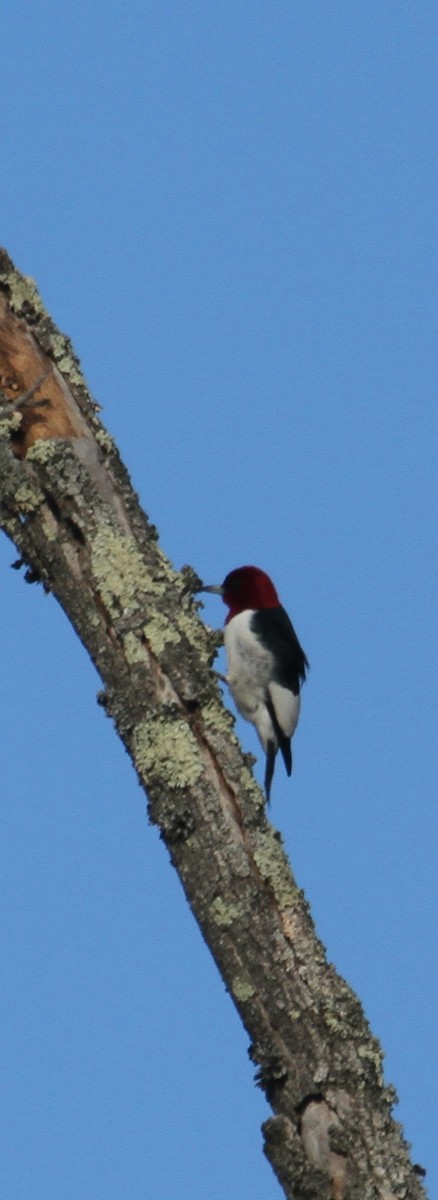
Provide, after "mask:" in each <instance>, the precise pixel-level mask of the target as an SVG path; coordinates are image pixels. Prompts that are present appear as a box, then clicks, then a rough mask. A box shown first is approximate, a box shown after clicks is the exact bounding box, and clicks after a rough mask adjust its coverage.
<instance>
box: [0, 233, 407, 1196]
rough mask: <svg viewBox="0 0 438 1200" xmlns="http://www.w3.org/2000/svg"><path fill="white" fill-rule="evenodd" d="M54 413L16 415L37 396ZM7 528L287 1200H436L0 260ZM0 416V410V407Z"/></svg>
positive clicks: (199, 652)
mask: <svg viewBox="0 0 438 1200" xmlns="http://www.w3.org/2000/svg"><path fill="white" fill-rule="evenodd" d="M40 379H41V380H43V382H42V383H41V386H40V387H39V389H37V390H36V393H35V395H34V396H33V405H34V401H35V397H36V400H37V401H38V398H39V397H40V399H41V405H40V406H39V405H38V403H37V405H36V406H35V405H34V406H33V407H29V406H28V407H26V404H25V403H24V402H23V404H22V406H21V408H20V396H25V394H26V393H27V392H28V391H29V390H32V389H34V385H35V382H37V381H38V380H40ZM0 380H1V381H0V389H1V391H2V394H3V403H4V404H5V406H9V409H11V406H12V407H14V406H15V409H16V411H14V415H13V417H12V418H7V419H5V420H3V421H2V420H1V413H0V524H1V526H2V528H3V529H4V531H5V532H6V533H7V535H8V536H9V537H10V538H11V539H12V540H13V541H14V543H15V545H16V546H17V549H18V553H19V555H20V558H21V560H22V562H23V564H24V565H25V566H26V568H27V570H28V571H29V572H30V573H31V574H32V577H34V578H38V579H40V580H41V581H42V583H43V584H44V586H45V587H46V588H48V589H50V590H51V591H52V592H53V594H54V595H55V596H56V598H57V599H58V601H59V603H60V604H61V606H62V607H63V609H64V611H65V613H66V615H67V617H68V618H69V620H70V621H71V622H72V624H73V626H74V628H75V629H76V631H77V633H78V636H79V637H80V638H81V640H82V642H83V644H84V645H85V646H86V648H87V650H88V652H89V654H90V656H91V658H92V660H93V662H94V663H95V665H96V667H97V670H98V671H99V673H100V676H101V678H102V684H103V690H102V692H101V694H100V697H99V702H100V703H101V704H102V706H103V708H104V709H105V711H106V712H107V714H108V715H109V716H110V717H111V718H112V720H113V721H114V724H115V726H116V729H117V731H118V733H119V735H120V737H121V738H122V740H123V742H124V744H125V746H126V749H127V751H128V753H129V754H130V756H131V758H132V762H133V765H134V768H135V770H136V771H137V774H138V777H139V780H140V782H141V783H142V785H143V786H144V788H145V790H146V793H147V796H148V809H149V815H150V819H151V820H152V821H153V822H155V823H156V824H157V825H158V826H159V828H160V832H161V836H162V837H163V839H164V841H165V842H166V844H167V846H168V849H169V853H170V856H171V859H172V862H173V864H174V866H175V867H176V869H177V870H178V872H179V875H180V878H181V882H182V884H183V887H184V890H185V893H186V896H187V900H188V902H189V904H190V906H191V909H192V911H193V914H194V916H195V917H196V919H197V921H198V923H199V926H200V928H201V930H202V933H203V935H204V938H205V941H206V943H207V944H208V946H209V948H210V950H211V953H212V954H213V957H214V959H215V961H216V963H217V965H218V967H219V970H220V972H221V974H222V977H223V980H224V982H225V984H226V987H227V988H228V990H229V992H230V995H231V996H232V998H233V1000H234V1003H235V1005H236V1007H237V1009H238V1011H239V1013H240V1015H241V1017H242V1020H243V1022H244V1025H245V1028H246V1030H247V1032H248V1035H249V1037H250V1041H251V1057H252V1060H253V1062H254V1063H255V1065H256V1067H257V1075H258V1082H259V1084H260V1086H261V1087H263V1089H264V1091H265V1094H266V1097H267V1099H268V1101H269V1103H270V1104H271V1107H272V1110H273V1114H274V1115H273V1117H272V1118H270V1119H269V1120H268V1121H267V1122H266V1123H265V1126H264V1135H265V1147H264V1148H265V1153H266V1155H267V1157H268V1158H269V1161H270V1162H271V1164H272V1166H273V1169H274V1171H275V1172H276V1175H277V1177H278V1179H279V1182H280V1184H281V1186H282V1187H283V1190H284V1193H285V1195H286V1196H287V1197H290V1198H291V1200H292V1197H293V1198H294V1200H323V1198H325V1197H327V1200H389V1198H391V1200H407V1198H409V1200H422V1198H423V1200H424V1196H425V1192H424V1189H423V1186H422V1183H421V1180H420V1178H419V1175H418V1172H417V1171H416V1170H415V1169H414V1168H413V1167H412V1164H411V1162H410V1160H409V1154H408V1147H407V1145H406V1142H405V1141H404V1138H403V1134H402V1131H401V1129H400V1126H399V1125H397V1123H396V1122H395V1121H394V1120H393V1118H392V1115H391V1105H392V1100H393V1095H392V1093H391V1092H390V1091H389V1090H388V1089H387V1088H386V1087H385V1085H384V1082H383V1075H382V1056H381V1051H380V1047H379V1046H378V1043H377V1042H376V1040H375V1038H373V1036H372V1034H371V1031H370V1029H369V1027H368V1024H367V1021H366V1019H365V1017H364V1014H363V1011H362V1008H361V1006H360V1003H359V1001H358V1000H357V998H356V997H355V996H354V994H353V993H352V991H351V990H350V988H349V987H348V985H347V984H346V983H345V982H344V980H342V979H341V978H340V977H339V976H338V975H337V973H336V972H335V970H334V968H333V967H332V966H331V965H330V964H328V963H327V961H326V957H325V952H324V948H323V947H322V945H321V943H320V942H319V940H318V938H317V936H316V934H315V930H314V927H313V923H312V920H311V916H310V913H309V909H308V905H307V903H306V901H305V898H304V896H303V894H302V892H301V891H300V890H299V889H298V888H297V886H296V884H295V881H294V879H293V877H292V874H291V871H290V867H289V864H288V863H287V861H286V859H285V856H284V853H283V849H282V846H281V841H280V839H279V836H278V835H277V834H276V832H275V831H274V830H273V829H272V827H271V826H270V824H269V823H268V821H267V818H266V813H265V809H264V804H263V797H262V795H261V792H260V790H259V788H258V787H257V785H256V784H255V782H254V779H253V777H252V775H251V772H250V770H249V767H248V761H247V757H246V756H244V755H242V752H241V750H240V747H239V744H238V742H237V739H236V737H235V734H234V732H233V719H232V717H231V715H230V714H229V712H228V711H227V710H226V709H225V708H224V705H223V702H222V699H221V696H220V693H219V689H218V686H217V683H216V682H215V680H214V679H213V678H212V676H211V673H210V669H209V668H210V664H211V661H212V657H213V654H214V645H215V638H214V636H213V635H212V633H211V631H208V630H207V629H206V628H205V627H204V625H203V624H202V622H201V621H200V619H199V615H198V613H197V609H196V604H195V602H194V600H193V594H192V593H193V590H194V588H195V587H196V575H195V573H194V572H193V571H192V570H191V569H190V568H185V569H184V571H182V572H177V571H175V570H174V568H173V566H172V564H171V563H170V562H169V560H168V559H167V558H166V556H165V554H164V553H163V551H162V550H161V549H160V547H159V545H158V542H157V533H156V529H155V526H153V525H152V524H151V523H150V522H149V520H148V518H147V517H146V515H145V514H144V513H143V512H142V511H141V508H140V506H139V503H138V499H137V497H136V495H135V492H134V491H133V489H132V486H131V483H130V480H129V477H128V474H127V472H126V469H125V467H124V466H123V463H122V462H121V460H120V457H119V455H118V452H117V449H116V447H115V445H114V442H113V440H112V438H111V437H110V436H109V434H107V432H106V430H105V429H104V427H103V426H102V424H101V423H100V421H99V418H98V416H97V406H96V405H95V403H94V402H93V400H92V398H91V397H90V396H89V393H88V390H87V387H86V384H85V381H84V380H83V377H82V374H81V371H80V366H79V362H78V359H77V357H76V355H75V354H74V352H73V350H72V347H71V343H70V341H69V339H68V338H66V337H65V336H64V335H63V334H61V333H60V332H59V331H58V330H57V329H56V327H55V326H54V324H53V321H52V320H51V318H50V317H49V316H48V314H47V313H46V312H45V310H44V307H43V305H42V303H41V300H40V298H39V296H38V293H37V291H36V288H35V285H34V284H33V282H32V281H30V280H28V279H26V278H25V277H23V276H21V275H20V274H19V273H18V272H17V271H16V270H15V268H14V266H13V264H12V263H11V261H10V259H9V258H8V256H7V255H6V253H5V252H0ZM0 404H1V401H0Z"/></svg>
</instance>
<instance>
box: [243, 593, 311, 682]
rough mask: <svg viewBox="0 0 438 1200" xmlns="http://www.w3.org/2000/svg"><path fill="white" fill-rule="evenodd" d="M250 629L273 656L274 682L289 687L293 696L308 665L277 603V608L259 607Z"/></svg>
mask: <svg viewBox="0 0 438 1200" xmlns="http://www.w3.org/2000/svg"><path fill="white" fill-rule="evenodd" d="M251 629H252V632H253V633H255V635H256V637H257V638H259V640H260V641H261V642H263V645H264V646H266V647H267V649H268V650H270V651H271V654H272V655H273V658H274V662H275V673H274V675H273V680H274V683H279V684H280V686H281V687H286V688H290V689H291V691H292V692H293V693H294V695H295V696H297V695H298V692H299V690H300V683H304V680H305V678H306V669H307V668H308V666H309V663H308V661H307V658H306V655H305V653H304V650H303V649H302V647H301V646H300V643H299V641H298V638H297V635H296V633H295V630H294V627H293V625H292V621H291V620H290V618H289V617H288V615H287V612H286V611H285V609H284V608H283V607H282V605H281V604H279V605H278V608H259V609H258V611H257V612H255V613H254V615H253V617H252V618H251Z"/></svg>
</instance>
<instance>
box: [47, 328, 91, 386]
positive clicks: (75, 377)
mask: <svg viewBox="0 0 438 1200" xmlns="http://www.w3.org/2000/svg"><path fill="white" fill-rule="evenodd" d="M52 351H53V357H54V359H55V361H56V365H57V367H58V371H61V374H62V375H68V377H69V379H70V381H71V382H72V383H79V384H83V382H84V379H83V375H82V373H81V371H80V369H79V367H78V364H77V362H76V359H75V358H74V355H73V354H72V352H71V350H70V351H69V350H68V349H66V343H65V337H64V335H63V334H62V333H60V334H55V335H53V336H52Z"/></svg>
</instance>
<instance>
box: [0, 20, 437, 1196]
mask: <svg viewBox="0 0 438 1200" xmlns="http://www.w3.org/2000/svg"><path fill="white" fill-rule="evenodd" d="M0 26H1V28H0V34H1V44H2V99H1V106H0V130H1V145H2V186H1V196H0V211H1V237H0V241H1V242H2V243H3V245H5V246H6V248H7V249H8V250H9V252H10V253H11V255H12V256H13V258H14V259H15V261H16V263H17V265H18V266H19V267H20V269H21V270H22V271H23V272H24V273H25V274H28V275H31V276H33V277H34V278H35V279H36V280H37V282H38V285H39V287H40V289H41V292H42V295H43V298H44V300H45V302H46V304H47V306H48V308H49V310H50V311H51V313H52V315H53V317H54V319H55V320H56V321H57V323H58V324H59V325H60V326H61V328H63V329H64V330H65V331H66V332H68V333H69V334H70V336H71V337H72V338H73V341H74V344H75V347H76V349H77V351H78V353H79V355H80V357H81V360H82V363H83V367H84V371H85V373H86V376H87V378H88V381H89V384H90V386H91V388H92V391H93V392H94V394H95V396H96V398H97V399H98V400H99V401H100V403H101V404H102V405H103V409H104V411H103V418H104V421H105V423H106V425H107V427H108V428H109V430H110V431H111V432H112V433H113V434H114V435H115V436H116V439H117V441H118V443H119V445H120V448H121V451H122V454H123V456H124V458H125V461H126V463H127V465H128V467H129V469H130V471H131V473H132V477H133V481H134V484H135V486H136V487H137V489H138V491H139V493H140V495H141V498H142V501H143V503H144V505H145V507H146V509H147V511H148V512H149V514H150V516H151V518H152V519H153V521H155V522H156V523H157V525H158V527H159V529H160V532H161V538H162V545H163V548H164V550H165V551H166V552H167V553H168V554H169V555H170V557H171V558H172V560H173V562H174V563H175V565H176V566H181V565H182V564H183V563H186V562H190V563H192V564H193V565H194V567H195V568H196V570H197V571H198V572H199V574H200V575H201V576H203V577H204V578H205V579H206V580H208V581H210V582H217V581H220V580H221V579H222V578H223V576H224V574H225V573H226V571H227V570H229V569H231V568H233V567H235V566H238V565H240V564H241V563H243V562H253V563H256V564H257V565H259V566H262V567H264V568H265V569H266V570H268V572H269V573H270V574H271V575H272V576H273V578H274V580H275V582H276V583H277V586H278V588H279V591H280V594H281V597H282V600H283V602H284V604H285V605H286V607H287V608H288V610H289V611H290V613H291V616H292V618H293V620H294V623H295V625H296V628H297V631H298V633H299V636H300V638H301V640H302V643H303V645H304V647H305V649H306V651H307V654H308V656H309V658H310V661H311V668H312V669H311V672H310V675H309V680H308V683H307V684H306V688H305V695H304V700H303V709H302V717H301V723H300V727H299V730H298V732H297V735H296V738H295V771H294V775H293V777H292V780H290V781H288V780H287V779H286V777H285V776H284V773H282V770H281V769H280V767H279V768H278V771H277V776H276V779H275V786H274V790H273V804H272V817H273V820H274V822H275V824H276V825H277V826H278V827H279V828H280V829H281V831H282V833H283V835H284V837H285V840H286V844H287V848H288V852H289V854H290V857H291V861H292V864H293V867H294V870H295V872H296V876H297V879H298V882H299V884H300V885H301V886H302V887H303V888H304V889H305V892H306V895H307V896H308V898H309V900H310V903H311V905H312V910H313V913H314V916H315V920H316V923H317V928H318V932H319V934H320V936H321V937H322V939H323V941H324V942H325V944H326V945H327V950H328V955H329V958H330V959H331V960H332V961H333V962H334V963H335V964H336V966H337V968H338V969H339V970H340V971H341V973H342V974H343V975H344V976H345V977H346V978H347V979H348V980H349V982H350V983H351V984H352V985H353V986H354V987H355V989H357V991H358V993H359V995H360V997H361V999H362V1001H363V1003H364V1006H365V1010H366V1013H367V1015H368V1017H369V1019H370V1021H371V1023H372V1026H373V1029H374V1031H375V1032H376V1033H377V1035H378V1036H379V1037H380V1038H381V1040H382V1042H383V1045H384V1047H385V1050H386V1054H387V1060H386V1061H387V1077H388V1080H391V1081H392V1082H393V1083H394V1084H395V1086H396V1088H397V1090H398V1092H399V1096H400V1101H401V1102H400V1106H399V1109H398V1110H397V1112H398V1115H399V1118H400V1119H401V1120H402V1121H403V1122H404V1124H405V1128H406V1133H407V1136H408V1138H409V1139H410V1140H411V1141H412V1143H413V1154H414V1160H415V1161H418V1162H420V1163H422V1164H424V1165H425V1166H427V1168H428V1187H429V1189H430V1195H431V1197H436V1196H437V1195H438V1128H437V1125H438V1122H437V1115H436V1072H437V1049H438V1045H437V1042H438V1039H437V1010H438V995H437V991H438V976H437V924H438V902H437V900H438V897H437V866H436V859H437V833H438V829H437V823H438V819H437V804H436V794H437V788H436V778H437V744H438V738H437V676H438V663H437V639H436V611H437V606H436V579H437V561H436V502H437V483H436V477H437V464H436V450H437V441H436V409H437V402H436V392H437V359H436V346H437V300H438V296H437V290H438V289H437V266H438V262H437V259H438V254H437V232H438V229H437V211H438V163H437V129H438V100H437V76H438V9H437V7H436V4H435V3H422V2H421V0H418V2H417V3H415V4H406V3H404V2H400V0H397V3H395V2H391V3H385V2H383V3H382V0H378V2H374V0H371V2H370V0H367V3H346V2H344V3H341V2H334V3H330V4H326V3H323V2H322V0H315V2H314V3H312V4H309V3H308V0H301V2H299V0H298V2H294V3H293V4H291V3H290V2H289V0H288V2H287V3H286V2H282V0H278V2H275V3H273V2H272V0H251V2H249V0H246V2H243V3H239V0H223V2H222V0H221V2H220V3H217V4H213V3H209V2H208V0H204V3H201V2H200V0H196V2H195V0H184V2H182V0H180V2H179V0H178V2H173V3H170V2H168V0H154V2H151V3H148V2H147V0H142V2H141V3H130V2H129V0H128V2H127V3H123V4H122V3H120V2H117V0H116V2H113V3H112V4H111V5H107V4H101V3H95V4H89V5H77V4H72V3H71V0H67V2H66V3H64V4H63V5H61V6H60V5H59V3H56V4H55V3H54V0H46V2H44V0H42V2H40V3H38V4H31V3H23V2H22V0H14V2H12V0H6V3H5V4H4V5H3V8H2V15H1V18H0ZM14 557H16V555H15V554H14V550H13V548H12V547H11V546H10V544H8V543H7V541H6V539H3V540H2V543H1V545H0V559H1V561H0V569H1V579H2V615H1V623H0V636H1V662H2V670H1V675H0V691H1V729H2V737H1V778H2V788H1V812H2V817H1V820H2V847H3V849H2V872H1V876H2V882H1V892H2V894H1V908H2V916H3V921H2V934H1V937H2V939H4V943H3V945H2V947H1V961H2V965H3V973H4V977H3V990H2V997H1V1006H2V1007H1V1016H0V1027H1V1030H2V1041H3V1059H4V1070H3V1079H4V1087H5V1110H6V1117H7V1120H6V1121H5V1122H4V1132H3V1137H4V1148H3V1152H2V1154H1V1158H0V1194H1V1195H2V1196H4V1197H7V1200H52V1198H53V1200H58V1197H60V1198H61V1200H88V1197H93V1200H174V1198H175V1197H176V1196H177V1197H178V1200H206V1197H208V1200H223V1197H224V1196H226V1197H227V1200H279V1197H280V1195H281V1193H280V1189H279V1187H278V1185H277V1183H276V1180H275V1178H274V1176H273V1175H272V1173H271V1171H270V1168H269V1167H268V1165H267V1164H266V1163H265V1161H264V1158H263V1155H262V1153H261V1148H260V1147H261V1138H260V1133H259V1125H260V1123H261V1121H262V1120H263V1119H264V1118H265V1117H266V1116H267V1115H268V1111H269V1110H268V1109H267V1106H266V1105H265V1102H264V1099H263V1097H262V1095H261V1093H260V1092H259V1091H257V1090H256V1089H255V1087H254V1084H253V1071H252V1068H251V1065H250V1063H249V1061H248V1059H247V1053H246V1051H247V1038H246V1036H245V1034H244V1033H243V1032H242V1030H241V1027H240V1024H239V1021H238V1019H237V1016H236V1015H235V1013H234V1010H233V1008H232V1005H231V1002H230V1000H229V998H228V996H227V995H226V994H225V991H224V987H223V985H222V983H221V980H220V979H219V977H218V976H217V973H216V970H215V968H214V966H213V964H212V962H211V960H210V958H209V954H208V952H207V950H206V948H205V946H204V945H203V943H202V941H201V937H200V935H199V933H198V931H197V928H196V927H195V925H194V922H193V919H192V917H191V915H190V913H189V912H188V910H187V905H186V902H185V899H184V896H183V893H182V890H181V888H180V885H179V883H178V880H177V878H176V876H175V874H174V872H173V871H172V869H171V868H170V866H169V863H168V859H167V855H166V852H165V850H164V848H163V846H162V844H161V843H160V842H159V840H158V836H157V833H156V831H155V830H154V829H151V828H149V827H148V825H147V822H146V819H145V801H144V797H143V795H142V793H141V792H140V790H139V788H138V785H137V783H136V779H135V776H134V772H133V770H132V768H131V766H130V763H129V761H128V759H127V757H126V756H125V754H124V752H123V750H122V748H121V746H120V744H119V743H118V741H117V739H116V737H115V735H114V732H113V730H112V727H111V725H110V723H109V722H108V721H107V720H106V719H105V717H104V715H103V712H102V710H101V709H100V708H98V707H97V705H96V700H95V696H96V692H97V691H98V688H99V681H98V679H97V677H96V675H95V672H94V670H93V668H92V667H91V666H90V664H89V663H88V661H87V658H86V655H85V652H84V650H83V649H82V647H81V646H80V645H79V643H78V642H77V641H76V639H75V637H74V635H73V633H72V631H71V629H70V627H69V625H68V623H67V621H66V619H65V617H64V616H63V614H62V613H61V612H60V611H58V609H57V607H56V604H55V602H54V600H53V599H52V598H50V597H46V596H44V595H43V593H42V591H41V590H40V589H38V588H37V587H27V586H26V585H25V584H24V582H23V581H22V578H21V577H20V576H19V575H18V574H17V573H15V572H13V571H10V570H9V564H10V563H11V562H12V561H13V559H14ZM206 615H207V618H208V619H209V620H210V621H211V622H212V623H214V624H219V623H220V622H221V621H222V617H223V610H222V606H221V604H220V601H218V600H217V599H214V598H211V599H209V601H208V606H207V607H206ZM238 731H239V733H240V734H241V737H242V741H243V744H244V746H245V748H246V749H251V750H253V751H254V752H256V753H258V748H257V743H256V739H255V736H254V735H253V732H252V730H251V729H250V727H249V726H245V725H244V724H243V723H241V722H239V723H238ZM256 772H257V774H258V777H259V778H261V776H262V763H261V761H260V757H259V761H258V764H257V767H256Z"/></svg>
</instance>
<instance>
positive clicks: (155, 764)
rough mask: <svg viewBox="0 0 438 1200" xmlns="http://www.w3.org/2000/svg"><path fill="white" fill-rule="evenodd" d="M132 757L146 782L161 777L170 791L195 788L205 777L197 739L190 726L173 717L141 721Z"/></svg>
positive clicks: (135, 737)
mask: <svg viewBox="0 0 438 1200" xmlns="http://www.w3.org/2000/svg"><path fill="white" fill-rule="evenodd" d="M133 755H134V760H135V763H136V766H137V768H138V770H139V772H140V774H141V775H143V776H144V778H145V780H146V781H147V780H148V778H149V777H150V775H151V774H154V775H159V776H160V778H161V780H162V782H163V784H164V786H165V787H168V788H172V789H175V788H176V789H178V788H190V787H193V785H194V784H195V783H197V782H198V780H199V779H200V777H201V775H202V762H201V759H200V755H199V747H198V743H197V741H196V738H195V736H194V734H193V733H192V730H191V729H190V726H189V725H188V724H187V722H186V721H184V720H183V719H182V718H179V717H175V716H173V715H172V718H169V719H166V718H164V717H158V718H154V719H152V718H151V720H150V721H142V722H141V723H140V724H139V725H138V726H137V727H136V729H135V732H134V737H133Z"/></svg>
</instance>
